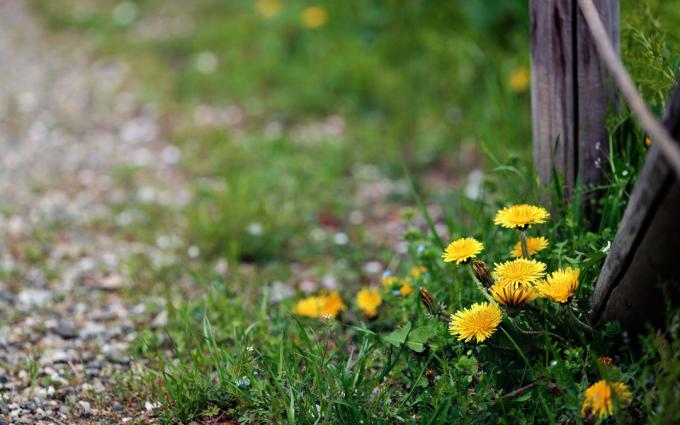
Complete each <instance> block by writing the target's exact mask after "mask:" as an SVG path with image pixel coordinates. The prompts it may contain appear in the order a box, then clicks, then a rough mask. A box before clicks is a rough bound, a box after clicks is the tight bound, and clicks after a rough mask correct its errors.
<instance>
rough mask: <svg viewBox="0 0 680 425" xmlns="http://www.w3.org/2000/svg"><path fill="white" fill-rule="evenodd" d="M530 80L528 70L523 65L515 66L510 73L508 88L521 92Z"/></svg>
mask: <svg viewBox="0 0 680 425" xmlns="http://www.w3.org/2000/svg"><path fill="white" fill-rule="evenodd" d="M530 81H531V76H530V75H529V70H528V69H526V68H524V67H520V68H517V69H515V70H514V71H513V72H512V74H510V90H512V91H513V92H515V93H522V92H523V91H525V90H526V89H527V88H528V87H529V82H530Z"/></svg>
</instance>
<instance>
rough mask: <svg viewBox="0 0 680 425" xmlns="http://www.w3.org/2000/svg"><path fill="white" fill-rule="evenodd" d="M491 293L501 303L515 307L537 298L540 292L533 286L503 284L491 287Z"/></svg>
mask: <svg viewBox="0 0 680 425" xmlns="http://www.w3.org/2000/svg"><path fill="white" fill-rule="evenodd" d="M491 295H492V296H493V299H494V300H496V301H498V303H499V304H503V305H507V306H511V307H515V306H518V305H520V304H524V303H527V302H529V301H533V300H535V299H536V297H537V296H538V294H537V293H536V290H535V289H534V288H533V287H531V286H513V285H508V286H506V285H501V284H498V283H496V284H495V285H493V286H492V287H491Z"/></svg>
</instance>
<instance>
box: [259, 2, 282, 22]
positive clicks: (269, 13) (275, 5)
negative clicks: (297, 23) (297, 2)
mask: <svg viewBox="0 0 680 425" xmlns="http://www.w3.org/2000/svg"><path fill="white" fill-rule="evenodd" d="M255 8H256V9H257V11H258V12H259V13H260V15H262V16H264V17H265V18H273V17H274V16H276V15H278V14H279V12H281V9H282V8H283V0H259V1H258V2H257V3H256V4H255Z"/></svg>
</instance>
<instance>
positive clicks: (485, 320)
mask: <svg viewBox="0 0 680 425" xmlns="http://www.w3.org/2000/svg"><path fill="white" fill-rule="evenodd" d="M501 320H503V313H502V312H501V309H500V308H499V307H498V304H495V303H476V304H473V305H472V306H471V307H470V308H464V309H462V310H459V311H457V312H456V313H454V314H452V315H451V322H450V323H449V333H450V334H451V335H456V336H457V338H458V340H459V341H465V342H469V341H471V340H473V339H475V340H476V341H477V342H482V341H484V340H486V339H487V338H489V337H490V336H491V335H493V333H494V332H495V331H496V328H498V325H499V324H500V323H501Z"/></svg>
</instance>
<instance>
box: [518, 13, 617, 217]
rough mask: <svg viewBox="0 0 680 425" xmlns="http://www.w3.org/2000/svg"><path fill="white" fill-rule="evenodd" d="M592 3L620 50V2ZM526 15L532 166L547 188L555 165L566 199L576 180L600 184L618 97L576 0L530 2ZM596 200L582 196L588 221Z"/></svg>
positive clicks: (592, 214) (587, 183) (589, 196)
mask: <svg viewBox="0 0 680 425" xmlns="http://www.w3.org/2000/svg"><path fill="white" fill-rule="evenodd" d="M595 4H596V6H597V8H598V10H599V12H600V15H601V16H602V19H603V22H604V24H605V27H606V28H607V31H608V33H609V36H610V38H611V40H612V41H613V43H614V45H615V46H616V47H617V49H618V45H619V2H618V0H596V1H595ZM530 13H531V75H532V84H531V107H532V111H531V112H532V126H533V147H534V148H533V149H534V165H535V168H536V170H537V172H538V176H539V178H540V181H541V183H542V184H543V185H545V186H548V187H549V186H550V184H551V182H552V170H553V167H555V169H556V170H557V172H558V173H559V174H561V175H562V176H563V178H564V184H565V189H566V192H567V193H566V195H567V196H568V197H570V196H571V195H572V192H573V188H574V186H575V185H576V183H577V182H579V183H581V184H585V185H598V184H600V183H602V182H603V173H602V170H601V168H600V164H601V163H603V162H604V161H606V156H607V154H608V147H609V143H608V136H607V129H606V127H605V118H606V115H607V113H608V112H609V111H610V110H611V108H612V107H613V106H615V105H616V95H615V91H614V88H613V85H612V84H611V83H610V82H609V81H608V79H607V77H606V75H605V67H604V65H603V64H602V63H601V61H600V58H599V56H598V54H597V51H596V48H595V44H594V43H593V40H592V38H591V35H590V31H589V30H588V28H587V25H586V23H585V21H584V19H583V17H582V16H581V13H580V11H579V9H578V5H577V0H531V3H530ZM596 198H597V196H596V194H593V193H590V194H588V195H585V196H584V197H583V200H584V201H587V202H585V203H584V208H585V212H586V215H587V217H589V218H590V219H594V218H595V208H594V207H593V205H592V203H591V202H590V201H591V200H596Z"/></svg>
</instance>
